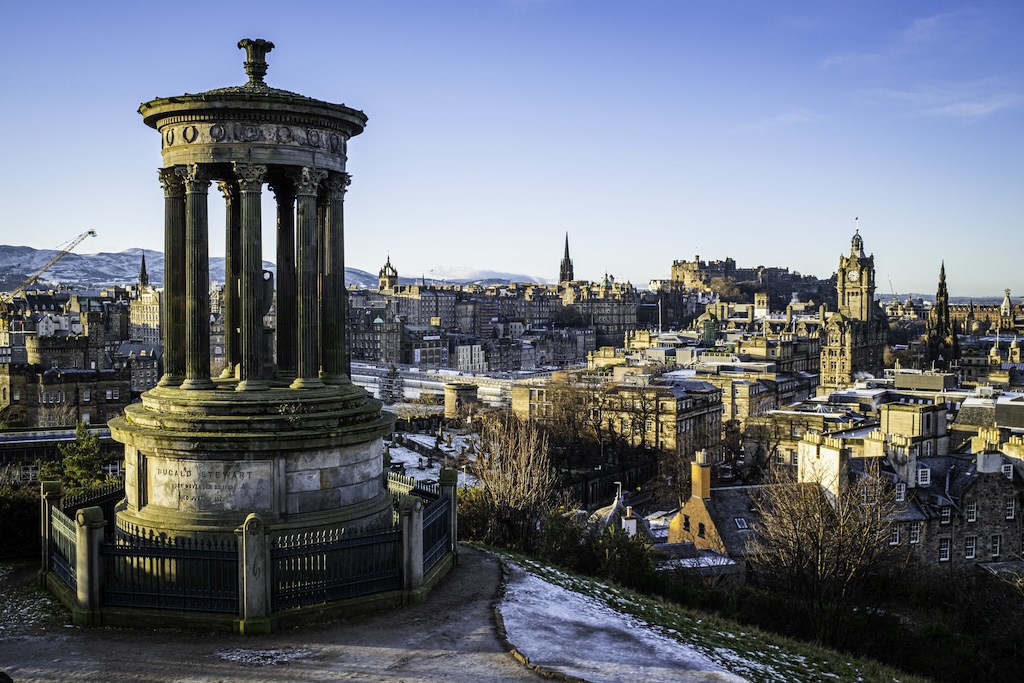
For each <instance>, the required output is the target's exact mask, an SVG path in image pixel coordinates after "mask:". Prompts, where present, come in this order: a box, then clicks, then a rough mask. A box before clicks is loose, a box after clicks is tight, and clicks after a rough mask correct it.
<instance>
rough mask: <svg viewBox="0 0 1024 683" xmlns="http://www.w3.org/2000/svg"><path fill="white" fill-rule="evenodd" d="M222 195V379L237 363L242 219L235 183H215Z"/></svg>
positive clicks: (230, 375) (232, 374)
mask: <svg viewBox="0 0 1024 683" xmlns="http://www.w3.org/2000/svg"><path fill="white" fill-rule="evenodd" d="M217 186H218V187H219V188H220V192H221V194H222V195H224V216H225V223H226V225H225V226H224V227H225V231H226V232H225V245H224V253H225V255H226V258H225V259H224V305H223V308H222V310H221V313H222V316H223V323H224V370H223V371H222V372H221V377H234V376H235V366H237V365H238V363H239V346H238V344H239V341H238V327H239V302H238V297H239V282H238V279H239V272H240V270H241V263H242V218H241V208H240V207H241V203H240V202H239V197H238V184H237V183H236V182H234V181H227V180H222V181H221V182H219V183H218V184H217Z"/></svg>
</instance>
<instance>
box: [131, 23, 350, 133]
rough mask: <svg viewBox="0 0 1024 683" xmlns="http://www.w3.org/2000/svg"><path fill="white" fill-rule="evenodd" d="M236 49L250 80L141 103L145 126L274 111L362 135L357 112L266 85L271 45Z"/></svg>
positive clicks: (247, 43)
mask: <svg viewBox="0 0 1024 683" xmlns="http://www.w3.org/2000/svg"><path fill="white" fill-rule="evenodd" d="M238 47H239V49H243V50H245V51H246V61H245V62H244V67H245V73H246V75H248V77H249V80H248V81H247V82H246V83H244V84H243V85H231V86H227V87H223V88H214V89H213V90H207V91H204V92H199V93H184V94H182V95H177V96H174V97H158V98H156V99H154V100H151V101H149V102H143V103H142V104H141V105H140V106H139V113H140V114H142V116H143V120H144V121H145V123H146V125H148V126H151V127H153V128H157V127H158V126H159V124H160V120H161V119H164V118H166V117H167V116H176V115H179V114H181V113H182V112H184V111H188V112H196V111H203V110H209V109H213V110H221V111H224V110H245V109H250V110H251V109H268V110H269V109H274V110H292V111H294V112H295V113H297V114H304V115H307V116H309V115H313V116H320V117H326V118H328V119H335V120H338V119H341V120H343V121H344V124H345V127H346V128H349V129H350V130H351V132H350V133H349V134H350V135H358V134H359V133H361V132H362V130H363V127H364V126H365V125H366V120H367V119H366V115H365V114H364V113H363V112H362V111H360V110H358V109H353V108H351V107H348V106H346V105H345V104H333V103H331V102H325V101H323V100H317V99H315V98H312V97H308V96H306V95H300V94H299V93H295V92H292V91H290V90H284V89H281V88H272V87H270V86H269V85H267V84H266V83H265V82H264V80H263V77H264V76H265V75H266V73H267V61H266V55H267V53H268V52H270V51H271V50H273V49H274V44H273V43H272V42H270V41H269V40H264V39H262V38H257V39H251V38H244V39H242V40H240V41H238Z"/></svg>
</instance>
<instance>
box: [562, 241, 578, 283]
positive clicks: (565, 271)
mask: <svg viewBox="0 0 1024 683" xmlns="http://www.w3.org/2000/svg"><path fill="white" fill-rule="evenodd" d="M575 279H576V278H575V276H574V274H573V271H572V259H571V258H569V233H568V232H566V233H565V255H563V256H562V266H561V268H559V270H558V281H559V282H572V281H573V280H575Z"/></svg>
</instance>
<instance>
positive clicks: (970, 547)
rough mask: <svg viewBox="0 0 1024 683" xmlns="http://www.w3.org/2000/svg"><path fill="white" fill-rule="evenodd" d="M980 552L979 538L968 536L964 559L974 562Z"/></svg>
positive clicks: (965, 543) (965, 542)
mask: <svg viewBox="0 0 1024 683" xmlns="http://www.w3.org/2000/svg"><path fill="white" fill-rule="evenodd" d="M977 550H978V538H977V537H976V536H968V537H967V538H965V539H964V557H965V558H966V559H968V560H973V559H974V556H975V555H976V554H977Z"/></svg>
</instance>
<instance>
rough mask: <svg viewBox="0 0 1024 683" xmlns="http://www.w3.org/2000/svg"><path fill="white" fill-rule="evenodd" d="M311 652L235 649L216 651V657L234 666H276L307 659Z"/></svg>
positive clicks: (251, 648)
mask: <svg viewBox="0 0 1024 683" xmlns="http://www.w3.org/2000/svg"><path fill="white" fill-rule="evenodd" d="M311 654H313V653H312V652H310V651H309V650H301V649H296V648H291V647H282V648H272V649H267V648H254V647H235V648H231V649H227V650H218V651H217V653H216V655H217V656H218V657H220V658H221V659H223V660H225V661H228V662H235V663H236V664H247V665H249V666H277V665H279V664H287V663H288V662H291V661H294V660H296V659H303V658H305V657H309V656H310V655H311Z"/></svg>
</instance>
